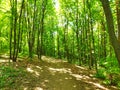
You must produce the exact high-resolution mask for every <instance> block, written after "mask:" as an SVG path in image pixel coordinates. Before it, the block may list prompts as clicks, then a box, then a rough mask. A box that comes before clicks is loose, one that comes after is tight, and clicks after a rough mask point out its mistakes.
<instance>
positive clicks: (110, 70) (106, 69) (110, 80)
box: [95, 57, 120, 88]
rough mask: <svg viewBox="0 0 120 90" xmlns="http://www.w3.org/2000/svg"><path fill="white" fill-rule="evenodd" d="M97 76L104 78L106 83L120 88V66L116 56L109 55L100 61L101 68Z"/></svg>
mask: <svg viewBox="0 0 120 90" xmlns="http://www.w3.org/2000/svg"><path fill="white" fill-rule="evenodd" d="M95 77H97V78H100V79H103V83H104V84H106V85H114V86H118V87H119V88H120V68H119V65H118V62H117V60H116V58H115V57H107V58H106V59H102V60H101V61H100V62H99V69H98V70H97V73H96V74H95Z"/></svg>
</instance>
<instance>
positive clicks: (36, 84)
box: [0, 56, 118, 90]
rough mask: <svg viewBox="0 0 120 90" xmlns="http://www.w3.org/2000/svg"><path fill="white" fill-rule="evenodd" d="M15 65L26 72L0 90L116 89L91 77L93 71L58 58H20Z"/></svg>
mask: <svg viewBox="0 0 120 90" xmlns="http://www.w3.org/2000/svg"><path fill="white" fill-rule="evenodd" d="M16 65H17V66H16V67H15V68H22V69H24V70H25V71H26V72H27V73H26V74H25V75H24V76H21V77H20V76H19V77H17V78H16V79H15V81H14V82H13V83H14V84H13V85H12V86H11V87H5V88H3V89H0V90H118V89H117V88H116V87H113V86H106V85H103V84H101V82H102V81H101V80H99V79H96V78H94V77H93V74H94V71H92V70H89V69H87V68H84V67H80V66H76V65H72V64H69V63H67V62H64V61H62V60H59V59H54V58H50V57H45V56H43V57H42V61H39V60H37V59H35V60H33V61H31V62H30V61H28V60H22V61H19V62H17V64H16Z"/></svg>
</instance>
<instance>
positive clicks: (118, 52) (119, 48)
mask: <svg viewBox="0 0 120 90" xmlns="http://www.w3.org/2000/svg"><path fill="white" fill-rule="evenodd" d="M100 1H101V2H102V6H103V9H104V13H105V16H106V21H107V27H108V33H109V38H110V41H111V44H112V46H113V48H114V51H115V54H116V57H117V60H118V63H119V65H120V45H119V42H118V40H117V37H116V36H115V31H114V23H113V16H112V12H111V8H110V4H109V0H100Z"/></svg>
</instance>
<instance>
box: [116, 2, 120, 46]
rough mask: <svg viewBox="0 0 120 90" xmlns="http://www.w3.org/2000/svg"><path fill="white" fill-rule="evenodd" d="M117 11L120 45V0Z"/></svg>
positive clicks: (117, 3)
mask: <svg viewBox="0 0 120 90" xmlns="http://www.w3.org/2000/svg"><path fill="white" fill-rule="evenodd" d="M116 10H117V24H118V41H119V44H120V0H116Z"/></svg>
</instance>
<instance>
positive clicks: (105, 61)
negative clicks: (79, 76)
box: [0, 0, 120, 87]
mask: <svg viewBox="0 0 120 90" xmlns="http://www.w3.org/2000/svg"><path fill="white" fill-rule="evenodd" d="M119 44H120V0H0V53H1V54H7V55H9V58H10V59H11V60H12V61H13V62H16V61H17V58H18V57H29V59H30V60H34V59H33V57H34V56H36V55H37V57H38V59H39V60H41V59H42V55H45V56H50V57H55V58H59V59H64V60H67V61H68V62H69V63H73V64H77V65H79V66H88V68H89V69H95V70H96V71H97V72H96V75H95V77H98V78H101V79H104V81H105V82H104V83H105V84H112V85H114V84H115V85H117V86H120V80H119V81H118V79H117V77H118V78H120V74H119V73H120V68H119V67H120V55H119V53H120V45H119ZM0 69H1V70H2V71H1V72H0V76H1V77H0V79H1V81H0V83H1V86H0V87H3V86H4V84H5V83H6V80H7V79H9V77H14V76H16V75H18V74H17V73H16V72H17V71H16V70H14V69H11V67H3V66H2V67H0ZM3 72H4V73H3ZM10 72H15V73H14V74H13V76H11V74H10ZM11 80H12V79H11ZM12 81H13V80H12ZM12 81H9V83H12Z"/></svg>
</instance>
